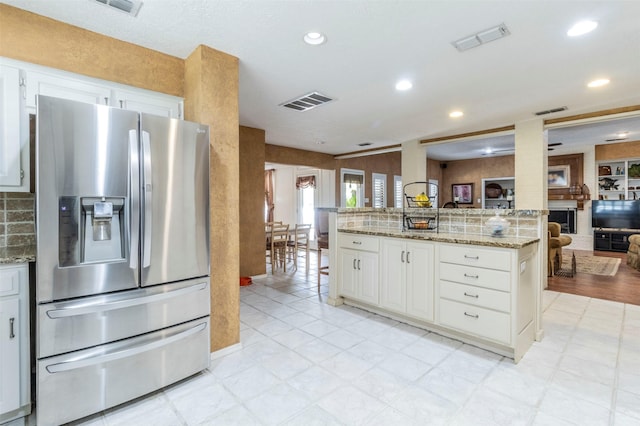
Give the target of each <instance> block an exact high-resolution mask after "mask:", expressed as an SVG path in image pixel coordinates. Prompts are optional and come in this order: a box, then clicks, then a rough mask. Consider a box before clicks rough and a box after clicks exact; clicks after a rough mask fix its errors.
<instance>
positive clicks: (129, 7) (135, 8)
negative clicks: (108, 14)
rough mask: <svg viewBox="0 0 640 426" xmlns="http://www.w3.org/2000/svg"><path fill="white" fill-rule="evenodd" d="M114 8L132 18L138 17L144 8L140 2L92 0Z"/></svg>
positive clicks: (137, 0) (129, 0) (132, 0)
mask: <svg viewBox="0 0 640 426" xmlns="http://www.w3.org/2000/svg"><path fill="white" fill-rule="evenodd" d="M91 1H95V2H98V3H100V4H103V5H105V6H109V7H112V8H114V9H116V10H118V11H120V12H124V13H126V14H128V15H131V16H138V12H139V11H140V8H141V7H142V2H141V1H139V0H91Z"/></svg>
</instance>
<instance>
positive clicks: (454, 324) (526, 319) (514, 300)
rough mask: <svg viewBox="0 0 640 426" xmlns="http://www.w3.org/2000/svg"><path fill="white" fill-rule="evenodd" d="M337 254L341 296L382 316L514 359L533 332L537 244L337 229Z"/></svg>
mask: <svg viewBox="0 0 640 426" xmlns="http://www.w3.org/2000/svg"><path fill="white" fill-rule="evenodd" d="M378 251H379V254H378ZM378 256H379V257H378ZM338 259H339V265H338V267H339V269H340V272H339V277H338V293H339V295H340V296H343V297H344V298H345V299H347V301H349V300H352V301H354V302H358V301H360V302H366V303H367V304H368V305H369V306H368V307H367V309H370V310H372V311H374V312H377V313H380V314H381V315H385V314H387V315H388V316H390V317H393V318H396V319H398V320H399V321H405V322H408V323H411V324H414V325H418V326H421V327H423V328H425V329H431V330H433V331H435V332H438V333H441V334H443V335H446V336H451V337H454V338H457V339H460V340H463V341H468V342H470V343H472V344H475V345H478V346H480V347H483V348H486V349H489V350H493V351H495V352H497V353H500V354H503V355H506V356H510V357H513V358H514V360H515V361H516V362H517V361H519V360H520V358H521V357H522V356H523V355H524V353H525V352H526V351H527V349H528V348H529V347H530V346H531V343H532V342H533V340H534V338H535V334H536V325H535V316H536V309H539V307H538V305H537V297H536V291H538V290H539V288H538V286H537V283H538V282H539V270H540V266H539V254H538V243H533V244H529V245H527V246H524V247H522V248H504V247H492V246H479V245H472V244H456V243H449V242H437V241H428V240H415V239H410V238H395V237H375V236H371V235H360V234H356V233H343V232H339V233H338ZM378 261H379V271H380V279H379V281H378V279H377V274H378ZM378 289H379V291H378Z"/></svg>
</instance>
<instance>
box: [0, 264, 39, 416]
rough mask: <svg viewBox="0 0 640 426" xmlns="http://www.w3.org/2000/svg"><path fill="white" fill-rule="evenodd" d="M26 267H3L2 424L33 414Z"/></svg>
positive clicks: (0, 306) (0, 321)
mask: <svg viewBox="0 0 640 426" xmlns="http://www.w3.org/2000/svg"><path fill="white" fill-rule="evenodd" d="M27 276H28V270H27V265H26V264H24V265H0V423H4V422H8V421H10V420H13V419H16V418H19V417H23V416H26V415H27V414H29V413H30V412H31V403H30V400H31V391H30V383H31V381H30V370H31V366H30V361H29V360H30V359H31V356H30V354H29V283H28V279H27Z"/></svg>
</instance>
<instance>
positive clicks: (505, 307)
mask: <svg viewBox="0 0 640 426" xmlns="http://www.w3.org/2000/svg"><path fill="white" fill-rule="evenodd" d="M440 297H443V298H445V299H451V300H455V301H458V302H462V303H468V304H470V305H474V306H479V307H481V308H488V309H494V310H496V311H502V312H506V313H509V312H511V301H510V298H511V294H510V293H505V292H503V291H496V290H489V289H486V288H482V287H474V286H471V285H465V284H457V283H452V282H448V281H440Z"/></svg>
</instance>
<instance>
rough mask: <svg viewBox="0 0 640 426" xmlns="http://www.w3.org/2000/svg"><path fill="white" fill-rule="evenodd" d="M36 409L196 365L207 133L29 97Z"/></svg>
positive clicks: (55, 413)
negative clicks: (32, 101) (32, 105)
mask: <svg viewBox="0 0 640 426" xmlns="http://www.w3.org/2000/svg"><path fill="white" fill-rule="evenodd" d="M36 161H37V162H36V170H37V171H36V181H37V186H36V192H37V194H36V233H37V245H38V247H37V262H36V304H37V305H36V328H37V329H36V366H37V370H36V392H37V395H36V410H37V421H38V425H50V424H61V423H65V422H68V421H71V420H74V419H78V418H81V417H84V416H86V415H89V414H92V413H95V412H98V411H101V410H104V409H105V408H108V407H112V406H114V405H117V404H120V403H123V402H126V401H128V400H131V399H133V398H136V397H138V396H141V395H144V394H146V393H149V392H152V391H154V390H156V389H159V388H162V387H164V386H166V385H168V384H171V383H173V382H176V381H178V380H180V379H183V378H185V377H188V376H190V375H192V374H195V373H197V372H199V371H201V370H203V369H205V368H207V367H208V366H209V356H210V354H209V352H210V349H209V348H210V346H209V339H210V337H209V312H210V287H209V285H210V283H209V202H208V200H209V129H208V127H207V126H204V125H200V124H196V123H190V122H186V121H181V120H176V119H168V118H164V117H157V116H153V115H148V114H139V113H136V112H132V111H126V110H121V109H116V108H110V107H107V106H101V105H91V104H85V103H80V102H75V101H68V100H62V99H57V98H52V97H47V96H39V97H38V108H37V142H36Z"/></svg>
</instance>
